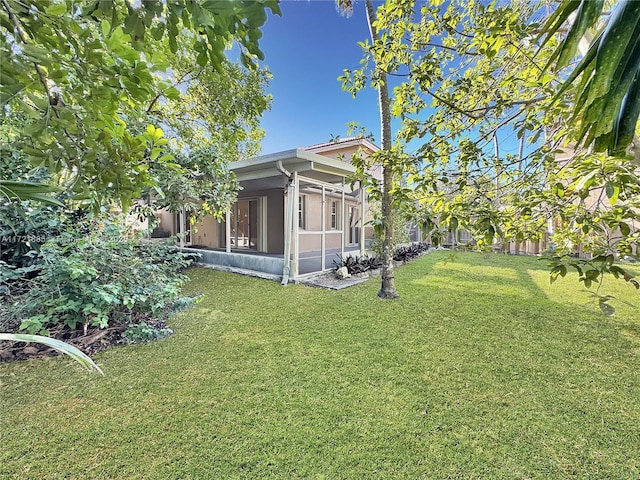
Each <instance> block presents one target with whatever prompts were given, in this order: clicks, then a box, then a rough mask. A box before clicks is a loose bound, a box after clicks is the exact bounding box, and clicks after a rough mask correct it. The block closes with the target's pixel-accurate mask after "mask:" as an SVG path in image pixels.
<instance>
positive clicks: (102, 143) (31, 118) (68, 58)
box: [0, 0, 280, 208]
mask: <svg viewBox="0 0 640 480" xmlns="http://www.w3.org/2000/svg"><path fill="white" fill-rule="evenodd" d="M268 10H270V11H271V12H273V13H276V14H280V10H279V7H278V3H277V1H276V0H258V1H252V2H218V1H205V2H189V1H186V0H172V1H169V2H140V3H139V4H135V3H131V2H127V1H124V0H116V1H113V2H102V1H83V2H76V1H72V0H35V1H32V2H22V1H18V0H1V2H0V39H1V42H2V43H1V46H0V63H1V64H2V76H1V80H0V102H1V106H2V110H1V114H2V115H3V123H5V124H6V122H7V118H10V119H11V121H10V122H9V125H10V130H11V133H10V137H11V146H12V148H14V149H16V150H19V151H20V152H21V153H22V154H23V155H24V156H25V158H26V160H28V161H29V163H30V165H32V166H34V167H38V166H42V167H46V168H47V169H48V170H49V172H50V173H51V174H52V175H53V176H54V177H55V178H54V181H55V182H57V183H61V184H63V185H64V186H65V187H67V188H71V189H72V190H73V191H74V192H75V194H76V195H77V196H79V197H85V198H88V199H90V200H91V201H93V203H94V204H102V203H108V202H114V201H115V202H118V203H120V204H121V205H123V206H124V207H125V208H127V207H128V206H129V205H130V204H131V201H132V199H135V198H137V197H138V196H139V195H140V194H141V192H142V191H143V189H144V188H146V187H152V186H154V185H155V182H156V179H155V178H154V177H153V174H152V171H151V170H152V169H151V168H150V165H149V163H150V161H153V162H156V163H162V164H164V166H165V167H166V168H174V167H175V162H173V158H172V156H171V155H168V154H167V153H168V152H166V147H167V145H168V142H167V141H166V139H165V138H164V137H165V135H164V133H163V131H162V129H160V128H159V126H160V125H158V124H156V125H153V126H152V127H151V128H146V127H144V125H145V124H147V123H148V122H149V120H154V118H153V115H152V114H155V113H156V111H155V109H160V107H161V104H162V103H163V101H165V100H166V101H169V102H170V101H172V100H178V99H179V98H181V97H182V94H183V93H184V91H181V86H180V85H177V83H179V82H176V79H178V80H180V79H179V78H178V77H177V76H176V74H177V75H186V74H187V68H189V69H190V70H191V74H192V73H193V72H194V71H196V68H199V69H201V70H202V69H205V67H206V68H207V69H208V70H207V71H208V72H209V73H208V74H209V75H213V73H211V72H218V74H219V77H218V83H220V82H221V81H223V80H224V82H223V83H225V84H226V85H227V86H229V87H230V86H231V85H232V84H233V85H236V84H238V82H240V83H242V81H240V80H238V78H239V76H240V75H242V74H240V73H238V70H235V72H236V73H235V74H234V76H232V77H226V76H225V74H228V73H230V72H231V71H232V69H233V68H232V67H230V66H229V62H228V61H227V59H226V56H225V50H226V49H227V48H229V47H231V46H232V45H234V46H235V47H234V48H236V49H238V52H239V55H240V58H241V60H242V62H243V63H244V65H245V66H246V67H249V68H250V69H253V70H255V69H256V68H257V67H256V65H255V60H256V59H261V58H262V57H263V55H262V53H261V51H260V49H259V47H258V41H259V39H260V36H261V32H260V27H261V26H262V25H263V24H264V22H265V21H266V18H267V11H268ZM174 61H179V62H181V63H180V64H176V63H174ZM186 63H189V64H190V65H191V66H190V67H185V64H186ZM244 85H245V87H247V88H250V87H249V86H248V85H249V83H248V82H246V81H245V83H244ZM259 85H263V83H261V82H259ZM217 88H221V87H217ZM230 88H238V87H230ZM187 95H191V96H193V95H195V93H193V92H192V91H187ZM252 95H253V96H252V98H253V99H254V100H253V102H254V104H253V105H252V106H250V107H247V109H245V110H243V111H242V113H241V116H242V115H247V114H248V115H253V116H255V115H256V114H258V115H259V113H261V111H262V110H263V109H264V108H266V104H265V103H264V102H265V101H264V100H262V103H260V102H258V103H257V104H256V103H255V92H254V93H253V94H252ZM260 96H262V94H261V92H260ZM168 108H170V107H168V106H166V105H164V106H162V109H164V110H165V111H166V110H167V109H168ZM261 108H262V110H261ZM16 119H17V120H19V121H16ZM226 119H227V117H225V120H226ZM156 120H157V118H156ZM162 121H163V122H166V124H167V125H168V126H171V121H170V120H168V119H167V118H166V115H165V118H163V119H162ZM251 122H252V120H249V123H250V124H251ZM241 123H242V122H241ZM230 125H231V127H230V128H233V125H236V126H238V125H240V124H238V121H236V122H231V123H230ZM141 126H142V128H141ZM240 126H241V127H243V128H244V127H246V125H240ZM173 127H174V131H175V132H177V133H179V134H180V133H182V134H184V133H185V131H184V130H182V131H178V130H177V129H175V122H174V125H173ZM249 129H250V130H251V129H253V125H252V124H251V125H249ZM236 134H237V132H233V134H232V138H231V139H229V140H230V142H229V143H232V142H234V141H235V140H236V137H235V136H236ZM251 135H253V134H251ZM192 140H193V138H192Z"/></svg>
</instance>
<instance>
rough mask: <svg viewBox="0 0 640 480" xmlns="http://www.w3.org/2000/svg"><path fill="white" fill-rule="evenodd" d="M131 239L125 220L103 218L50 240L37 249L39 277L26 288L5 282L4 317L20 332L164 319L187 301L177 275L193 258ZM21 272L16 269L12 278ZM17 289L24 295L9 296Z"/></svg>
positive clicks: (167, 247) (169, 247)
mask: <svg viewBox="0 0 640 480" xmlns="http://www.w3.org/2000/svg"><path fill="white" fill-rule="evenodd" d="M87 231H90V232H91V233H90V234H86V233H85V232H87ZM127 234H128V232H127V231H126V230H125V229H124V227H122V225H121V223H120V222H113V221H111V220H110V219H108V218H99V219H87V220H86V221H84V222H80V223H79V224H77V225H75V226H74V227H72V228H68V229H67V230H66V231H65V232H63V233H61V234H60V235H58V236H56V237H54V238H51V239H49V240H47V241H46V242H45V243H43V244H42V245H41V246H40V250H39V252H33V255H36V256H37V258H36V259H35V264H36V265H37V266H38V267H39V272H38V275H37V276H36V277H35V278H33V279H31V280H28V282H30V284H29V287H28V288H24V281H26V280H23V282H22V284H21V285H15V280H14V283H9V284H5V294H4V296H5V299H9V300H10V301H9V302H4V303H5V306H4V310H5V311H4V312H3V313H4V314H5V315H8V316H10V317H13V318H14V319H23V320H22V322H21V325H20V330H22V331H25V332H27V333H30V334H34V333H42V334H48V332H49V330H51V329H57V328H60V327H62V326H66V327H68V328H70V329H77V328H78V327H79V326H80V325H81V326H83V327H84V328H85V330H86V329H87V328H88V327H89V326H97V327H100V328H106V327H107V326H109V325H110V323H111V322H119V323H122V324H131V323H132V318H136V317H138V316H141V317H143V318H144V317H145V316H150V317H152V318H158V317H163V316H166V315H167V314H168V313H169V312H171V311H173V310H175V309H176V308H178V306H179V305H181V304H183V303H184V302H181V301H180V287H181V286H182V285H183V283H184V282H185V281H186V277H185V276H183V275H181V274H180V273H179V272H180V271H181V270H182V269H184V268H186V267H187V266H188V265H189V264H190V263H191V261H192V260H191V258H189V257H188V256H187V255H185V254H183V253H181V252H179V251H178V249H177V248H176V247H175V246H174V245H171V244H169V243H166V242H158V243H145V242H144V241H141V240H139V239H135V238H127ZM32 268H33V267H32ZM7 271H9V270H8V269H7ZM19 273H20V268H18V269H14V271H13V272H12V276H13V277H16V276H17V275H18V274H19ZM16 290H18V291H19V292H23V293H18V294H17V295H14V296H13V297H12V296H11V295H12V292H15V291H16ZM25 290H26V291H25ZM5 323H7V322H6V321H5ZM8 323H10V322H8Z"/></svg>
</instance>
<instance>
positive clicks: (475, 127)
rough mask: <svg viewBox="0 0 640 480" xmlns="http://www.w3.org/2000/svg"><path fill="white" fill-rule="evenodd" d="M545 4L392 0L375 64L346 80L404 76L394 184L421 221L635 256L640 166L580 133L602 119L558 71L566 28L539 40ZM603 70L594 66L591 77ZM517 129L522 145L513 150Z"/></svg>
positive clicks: (368, 55) (348, 84) (356, 84)
mask: <svg viewBox="0 0 640 480" xmlns="http://www.w3.org/2000/svg"><path fill="white" fill-rule="evenodd" d="M566 3H571V4H576V3H579V2H566ZM583 3H590V2H583ZM630 3H633V2H630ZM545 14H546V10H545V9H544V8H543V5H542V3H541V2H540V3H535V2H513V3H512V4H508V5H506V4H501V3H496V2H493V3H489V4H487V3H486V2H477V1H470V2H467V1H457V0H453V1H450V2H424V3H423V2H416V1H413V0H402V1H395V2H386V3H384V4H383V5H381V6H380V7H378V9H377V12H376V21H375V27H376V28H377V31H378V34H379V38H378V39H374V40H373V41H372V42H369V41H364V42H362V43H361V46H362V49H363V60H362V66H361V68H359V69H355V70H345V74H344V75H343V76H342V77H341V81H342V83H343V86H344V88H346V89H348V90H349V91H351V92H352V93H354V94H357V92H358V91H359V90H361V89H362V88H366V87H367V86H370V85H371V86H374V87H377V84H378V83H379V82H380V81H381V79H383V81H388V83H389V84H390V85H391V86H392V87H393V94H392V96H391V97H392V99H391V113H392V115H393V116H394V117H395V119H396V120H395V121H396V122H397V125H398V130H397V133H396V135H395V137H394V146H393V151H394V154H393V161H392V165H393V168H394V169H395V171H396V173H397V178H398V181H397V182H396V183H395V184H394V185H393V187H392V195H393V198H394V202H396V204H397V205H398V206H399V207H401V208H404V209H405V211H406V212H407V215H409V216H411V218H412V219H413V220H414V221H417V222H421V223H422V224H423V225H424V226H425V227H428V228H429V229H433V227H434V226H438V227H439V228H443V227H444V228H446V229H448V230H449V231H450V232H451V233H452V234H453V236H454V237H455V236H457V235H456V234H457V232H458V231H459V230H462V229H464V230H466V231H468V232H470V233H471V235H472V236H473V238H474V240H475V243H476V244H477V246H478V247H480V248H487V249H489V248H498V247H499V246H500V245H501V244H504V243H505V242H509V241H516V242H521V241H523V240H525V239H528V238H529V239H538V238H540V237H541V235H543V234H544V233H545V232H547V231H548V232H549V233H550V234H552V238H553V240H554V242H555V245H552V248H555V250H556V252H557V253H558V254H571V253H574V252H575V249H576V247H577V245H578V244H583V245H586V246H587V247H588V249H589V250H590V251H591V252H592V253H593V254H594V256H596V257H598V258H606V259H609V258H613V256H612V254H613V253H618V254H620V255H625V254H628V253H630V252H631V251H632V246H633V245H634V244H637V243H638V241H639V240H640V238H638V233H637V231H636V232H635V233H634V228H633V226H634V224H637V222H638V213H637V212H638V211H639V207H640V191H639V188H640V187H639V185H640V182H639V181H638V173H637V170H636V164H635V163H634V159H633V158H632V157H629V156H625V155H624V154H623V153H621V152H620V150H619V148H617V147H616V148H613V149H611V151H610V152H606V151H601V150H603V149H602V148H596V149H595V151H594V150H592V149H591V148H590V145H591V144H590V143H588V144H587V146H586V147H582V146H581V145H577V144H575V142H574V143H569V142H570V141H571V140H573V139H576V138H580V137H581V136H582V137H584V131H582V130H581V129H584V128H592V127H588V126H586V124H585V123H581V122H579V121H577V120H579V119H581V118H583V117H582V113H580V112H582V111H583V110H580V108H582V107H581V103H580V102H581V101H582V100H583V97H584V95H583V94H582V92H583V90H581V86H580V85H576V84H574V83H569V84H565V83H564V79H565V78H566V75H564V74H563V73H562V72H560V71H558V70H552V69H550V68H549V65H550V64H551V63H552V62H553V61H554V60H555V59H557V56H558V54H557V53H555V52H557V51H558V50H557V49H558V48H562V46H560V47H558V45H559V43H558V42H559V41H561V39H562V38H563V37H559V38H558V37H553V38H551V39H549V40H548V41H547V42H545V43H544V44H540V43H539V42H538V41H537V39H538V38H539V37H540V32H541V30H542V29H544V28H545V20H546V19H545ZM598 15H600V13H598ZM615 18H619V17H617V16H614V20H615ZM633 18H634V21H635V22H636V23H637V18H636V17H633ZM636 23H634V25H636ZM610 28H613V27H610ZM634 28H635V27H634ZM596 38H597V37H596ZM630 38H631V40H630V43H631V44H632V45H635V43H634V42H635V40H637V38H640V37H638V36H635V37H633V36H632V37H630ZM560 45H563V44H560ZM625 48H626V47H625ZM625 48H622V50H623V51H626V50H625ZM634 48H635V47H634ZM627 50H628V49H627ZM627 53H629V52H627ZM562 56H563V57H564V56H566V55H565V54H562ZM630 58H632V59H635V58H637V56H636V57H634V56H633V55H630ZM634 61H635V60H634ZM623 63H624V62H623ZM625 65H626V64H625ZM590 68H592V67H590ZM625 72H626V70H625ZM591 73H593V70H591V71H588V72H586V73H585V72H584V71H583V72H582V75H581V76H580V77H579V80H580V81H581V82H582V87H584V84H585V83H588V82H589V79H590V78H591V77H589V75H591ZM382 74H384V77H382V76H381V75H382ZM625 78H626V77H625ZM386 79H388V80H386ZM625 82H626V83H624V88H632V86H633V85H634V84H633V83H629V82H627V80H625ZM624 88H621V89H620V90H619V91H620V92H622V91H623V90H624ZM616 91H617V92H618V90H616ZM558 92H561V94H558ZM616 95H618V94H616ZM618 96H619V95H618ZM625 98H627V99H630V100H634V101H635V100H636V99H637V97H632V96H631V97H630V96H628V95H627V97H625ZM598 102H600V100H598ZM576 105H577V106H578V108H577V109H576V108H575V107H576ZM576 112H577V113H576ZM589 115H592V114H589ZM636 119H637V115H636ZM588 120H589V119H587V120H585V121H588ZM634 126H635V123H634ZM590 131H591V130H590ZM508 139H510V141H511V144H512V145H514V144H515V145H517V153H514V151H513V147H512V149H511V151H509V152H505V151H504V149H503V148H501V147H502V146H503V145H504V142H505V141H507V140H508ZM594 139H595V137H593V136H592V137H591V140H594ZM607 141H609V140H607ZM604 150H607V149H606V148H605V149H604ZM608 153H610V154H611V155H609V154H608ZM561 156H563V157H561ZM560 158H565V159H564V160H562V161H561V160H560ZM360 167H361V169H360V170H361V173H364V172H365V167H366V165H360ZM369 188H370V189H372V190H374V191H375V190H376V189H379V188H380V185H378V184H376V182H374V181H372V182H371V184H370V187H369ZM558 227H559V228H558ZM610 265H611V262H609V260H606V262H603V263H602V265H600V266H599V267H598V268H600V267H602V268H601V270H600V271H602V270H606V269H607V268H608V266H610ZM612 273H613V272H612ZM581 279H582V280H588V278H587V277H586V276H585V275H582V276H581ZM585 283H587V282H586V281H585Z"/></svg>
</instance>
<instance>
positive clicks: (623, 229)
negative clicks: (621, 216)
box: [618, 222, 631, 237]
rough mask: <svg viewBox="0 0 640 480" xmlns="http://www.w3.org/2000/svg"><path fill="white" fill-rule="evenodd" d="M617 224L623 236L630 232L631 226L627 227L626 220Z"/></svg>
mask: <svg viewBox="0 0 640 480" xmlns="http://www.w3.org/2000/svg"><path fill="white" fill-rule="evenodd" d="M618 226H619V227H620V232H621V233H622V235H624V236H625V237H626V236H628V235H629V234H630V233H631V228H630V227H629V224H628V223H626V222H620V223H619V224H618Z"/></svg>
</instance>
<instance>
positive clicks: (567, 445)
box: [0, 253, 640, 480]
mask: <svg viewBox="0 0 640 480" xmlns="http://www.w3.org/2000/svg"><path fill="white" fill-rule="evenodd" d="M446 256H447V254H444V253H434V254H430V255H427V256H425V257H423V258H421V259H419V260H417V261H415V262H413V263H411V264H408V265H406V266H403V267H402V268H401V269H399V270H398V271H397V277H396V278H397V284H398V289H399V291H400V293H401V295H402V298H401V299H399V300H397V301H385V300H380V299H378V298H376V292H377V290H378V288H379V284H378V279H374V280H370V281H369V282H367V283H366V284H363V285H358V286H356V287H353V288H349V289H345V290H342V291H339V292H335V291H328V290H321V289H314V288H310V287H304V286H298V285H293V286H288V287H281V286H280V285H279V284H278V283H275V282H269V281H265V280H258V279H253V278H248V277H242V276H237V275H232V274H227V273H221V272H216V271H213V270H206V269H193V270H191V272H190V276H191V278H192V281H191V283H190V284H189V286H188V289H189V291H190V292H203V293H205V295H206V296H205V298H204V299H203V301H202V302H201V303H199V304H198V305H196V307H195V308H193V309H191V310H188V311H186V312H183V313H181V314H180V315H178V316H176V317H174V318H173V319H171V320H170V321H169V322H168V323H169V324H170V326H172V327H173V328H175V330H176V334H175V335H173V336H172V337H169V338H167V339H164V340H161V341H159V342H156V343H151V344H145V345H139V346H133V347H119V348H114V349H110V350H108V351H106V352H103V353H101V354H99V355H98V356H97V359H96V360H97V363H98V364H99V365H100V366H101V368H102V369H103V370H104V372H105V376H104V377H101V376H99V375H97V374H88V373H85V372H84V371H83V370H82V369H81V368H80V367H79V366H76V364H74V363H72V362H71V361H70V360H67V359H62V358H53V359H47V360H36V361H27V362H19V363H13V364H0V374H1V375H2V380H1V381H2V385H1V397H2V398H1V403H0V407H1V415H2V417H1V424H0V426H1V430H0V445H1V448H0V477H1V478H7V479H21V480H24V479H62V478H65V479H83V480H85V479H141V478H145V479H161V480H167V479H218V478H247V479H256V478H266V477H269V478H285V479H288V478H332V479H333V478H354V479H363V478H380V479H385V478H408V479H414V478H428V479H445V478H452V479H453V478H459V479H496V478H499V479H569V478H571V479H629V480H637V479H638V477H639V475H640V294H639V293H638V292H637V291H636V290H634V289H633V288H632V287H631V286H630V285H627V284H625V283H624V282H620V281H617V282H616V281H614V280H613V279H611V280H608V281H607V283H606V284H605V286H604V287H603V292H604V293H611V294H613V295H615V296H616V297H617V299H618V302H617V303H614V305H615V306H616V308H617V313H616V316H615V317H613V318H607V317H605V316H604V315H603V314H601V313H600V311H599V309H598V308H597V305H596V304H594V303H593V301H592V300H591V298H590V297H589V296H588V294H587V293H585V291H583V290H581V287H580V286H579V285H578V283H577V281H576V277H575V276H573V277H569V276H567V278H565V279H560V280H558V281H557V282H556V283H555V284H554V285H552V286H550V285H549V280H548V271H547V270H546V265H545V263H544V262H541V261H539V260H537V259H535V258H528V257H512V256H503V255H480V254H463V253H461V254H457V255H456V256H455V258H454V259H453V260H450V261H448V262H447V263H445V258H446ZM635 273H640V271H638V269H637V268H636V270H635ZM624 301H626V302H630V303H624Z"/></svg>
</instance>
